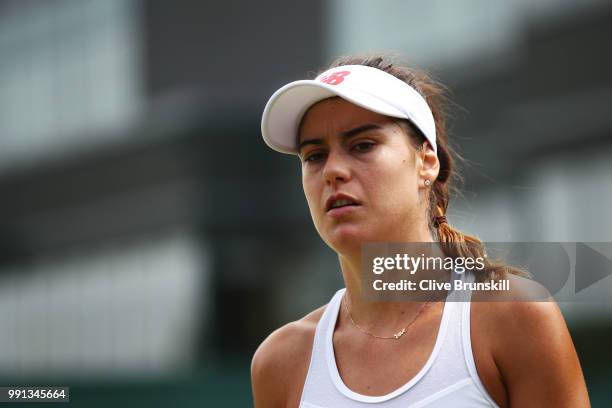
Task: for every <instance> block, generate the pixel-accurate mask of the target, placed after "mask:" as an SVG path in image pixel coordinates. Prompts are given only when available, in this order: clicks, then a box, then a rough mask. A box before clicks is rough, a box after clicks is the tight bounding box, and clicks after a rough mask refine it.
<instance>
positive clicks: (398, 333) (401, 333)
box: [393, 327, 406, 339]
mask: <svg viewBox="0 0 612 408" xmlns="http://www.w3.org/2000/svg"><path fill="white" fill-rule="evenodd" d="M404 333H406V328H405V327H404V328H403V329H402V330H400V331H398V332H397V333H395V334H394V335H393V337H395V339H399V338H400V337H402V336H403V335H404Z"/></svg>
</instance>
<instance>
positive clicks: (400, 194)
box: [368, 161, 418, 213]
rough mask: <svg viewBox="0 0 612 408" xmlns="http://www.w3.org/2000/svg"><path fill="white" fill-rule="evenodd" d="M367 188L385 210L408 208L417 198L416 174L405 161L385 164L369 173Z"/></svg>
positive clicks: (394, 210)
mask: <svg viewBox="0 0 612 408" xmlns="http://www.w3.org/2000/svg"><path fill="white" fill-rule="evenodd" d="M371 176H372V177H371V178H370V180H371V182H370V183H369V184H370V185H369V186H368V187H369V188H368V190H369V191H370V193H371V194H372V198H374V200H375V202H378V203H379V207H380V208H382V209H384V210H385V211H392V212H394V213H396V212H398V211H399V212H402V211H403V210H409V209H410V208H411V207H412V206H413V205H414V203H415V202H416V200H417V195H418V188H417V181H416V174H415V172H414V169H413V168H412V167H409V166H408V165H407V163H405V162H401V161H400V163H398V165H396V166H385V167H382V168H379V169H377V170H375V171H374V172H373V173H372V174H371Z"/></svg>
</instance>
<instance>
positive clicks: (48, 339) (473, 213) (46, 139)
mask: <svg viewBox="0 0 612 408" xmlns="http://www.w3.org/2000/svg"><path fill="white" fill-rule="evenodd" d="M609 38H612V8H610V7H608V5H607V3H606V2H603V1H595V0H589V1H578V0H547V1H538V2H529V1H514V2H502V3H500V2H489V1H486V0H481V1H473V0H458V1H441V0H436V1H428V2H417V1H405V0H404V1H401V0H398V1H383V2H371V1H365V0H342V1H340V0H337V1H322V0H319V1H309V2H295V3H292V4H288V3H287V2H282V1H278V0H273V1H264V2H246V1H237V0H231V1H226V2H214V3H211V2H199V1H195V0H183V1H181V2H179V3H176V2H165V1H161V0H141V1H137V0H105V1H93V0H83V1H71V0H56V1H43V0H38V1H28V2H20V1H7V0H4V1H0V345H2V347H0V376H1V377H2V378H10V379H14V378H17V379H24V378H32V377H35V378H39V377H43V378H46V377H45V376H53V375H58V374H61V375H63V376H66V377H67V378H71V376H72V377H73V378H76V377H78V378H83V377H84V376H86V377H87V376H91V378H93V379H97V380H99V379H105V378H106V379H107V378H114V377H116V376H117V375H119V376H128V377H130V376H131V377H130V378H143V377H154V378H167V377H168V376H176V375H178V374H177V373H184V372H199V371H198V370H204V371H206V369H207V368H210V367H219V366H223V364H224V362H226V361H230V360H232V359H235V360H237V361H238V362H239V364H238V366H239V367H241V368H240V369H241V370H244V372H242V373H240V374H236V376H237V378H238V377H239V378H240V379H242V380H244V378H246V377H248V359H249V357H250V355H251V354H252V352H253V351H254V348H255V347H256V346H257V345H258V344H259V342H260V341H261V340H262V339H263V338H264V337H265V335H267V334H268V333H269V332H270V331H271V330H273V329H274V328H276V327H278V326H279V325H281V324H282V323H284V322H287V321H289V320H293V319H296V318H298V317H300V316H301V315H303V314H304V313H306V312H307V311H309V310H312V309H314V308H315V307H317V306H319V305H321V304H323V303H325V302H327V301H328V300H329V298H330V297H331V295H332V294H333V292H334V291H335V290H336V289H337V288H339V287H340V286H341V285H342V282H341V277H340V273H339V270H338V266H337V262H336V259H335V257H334V254H333V253H332V252H331V251H330V250H328V249H327V248H326V247H325V246H324V245H323V243H321V242H320V240H319V238H318V237H317V235H316V232H315V231H314V228H313V227H312V224H311V221H310V216H309V213H308V209H307V207H306V204H305V200H304V198H303V193H302V191H301V181H300V174H299V166H298V162H297V160H296V159H295V158H294V157H290V156H282V155H278V154H276V153H274V152H272V151H270V150H269V149H267V148H266V147H265V145H264V144H263V142H262V141H261V137H260V134H259V119H260V114H261V111H262V109H263V106H264V104H265V102H266V100H267V98H268V97H269V95H270V94H271V93H272V92H273V91H274V90H276V89H277V88H278V87H279V86H280V85H282V84H284V83H286V82H288V81H290V80H294V79H298V78H302V77H303V76H304V75H305V74H309V75H311V76H314V74H315V72H316V71H317V70H318V69H319V68H323V67H325V65H326V64H327V63H328V62H330V60H331V59H332V57H333V56H335V55H339V54H347V53H350V52H357V51H369V50H373V51H376V50H383V51H384V50H395V51H396V52H398V53H400V54H401V55H403V56H406V57H408V60H409V61H412V62H414V63H415V64H416V65H419V66H421V67H424V68H429V69H430V70H431V71H432V72H433V74H434V75H435V76H437V77H438V78H439V79H440V80H441V81H442V82H444V83H446V84H448V85H449V86H450V88H451V90H452V91H453V99H454V100H455V102H456V103H457V105H458V106H459V109H457V115H456V118H455V120H454V121H453V135H454V136H455V144H456V146H457V147H458V148H459V150H460V152H462V153H463V155H464V156H465V157H466V158H467V159H468V160H469V161H471V162H472V165H471V166H470V167H467V168H465V171H464V174H465V176H466V184H465V190H464V191H465V197H464V198H463V199H462V200H458V201H457V203H456V205H455V206H454V207H453V208H452V210H451V217H452V218H451V220H452V222H454V223H455V224H457V225H459V226H460V227H461V228H463V229H465V230H467V231H470V232H473V233H476V234H477V235H479V236H481V237H482V238H483V239H485V240H491V241H606V242H610V241H612V233H611V232H610V231H612V228H611V227H612V215H610V213H609V212H608V211H607V209H608V208H610V206H611V204H612V178H611V177H610V175H612V160H611V159H612V115H610V102H611V101H612V56H611V55H610V53H609V52H608V49H609V47H608V39H609ZM295 288H299V290H295ZM290 289H291V290H290ZM578 318H579V319H580V318H581V317H578ZM603 318H605V317H602V319H603ZM582 319H583V320H582V321H585V322H586V321H587V320H585V319H584V316H583V317H582ZM609 323H610V320H607V323H606V325H607V326H605V327H606V329H605V330H604V329H601V327H602V325H601V324H600V320H597V321H595V323H592V322H591V323H588V324H586V326H584V325H583V326H584V327H586V329H580V330H590V331H589V332H588V333H590V335H591V336H595V337H594V338H598V339H601V341H602V342H603V341H605V339H608V340H609V338H610V337H609V336H612V333H611V332H610V330H609V329H608V328H607V327H609V326H610V325H609ZM572 324H573V323H572ZM576 327H580V320H578V323H576ZM576 330H577V331H576V332H577V333H578V334H577V335H578V336H580V333H582V332H580V331H579V330H578V329H576ZM606 330H607V331H606ZM597 336H599V337H597ZM606 336H608V337H606ZM580 341H581V340H580V337H578V340H577V342H578V343H579V342H580ZM578 343H577V344H578ZM580 344H582V343H580ZM602 348H603V346H602ZM585 358H587V359H588V356H587V357H585ZM610 358H612V356H610V355H608V360H607V361H608V362H609V361H610ZM232 361H233V360H232ZM590 361H591V360H589V362H590ZM603 361H605V360H603ZM591 363H592V364H596V363H593V362H591ZM598 369H601V370H605V369H604V368H601V367H599V368H598ZM607 370H608V371H606V372H607V373H609V368H608V369H607ZM598 378H603V377H601V376H599V377H597V376H596V375H593V377H592V381H599V380H598ZM240 384H242V385H241V386H242V387H243V388H240V391H239V392H240V393H243V394H244V393H248V392H249V391H248V389H245V388H244V383H240ZM246 385H247V386H248V384H246ZM245 398H248V395H246V396H245Z"/></svg>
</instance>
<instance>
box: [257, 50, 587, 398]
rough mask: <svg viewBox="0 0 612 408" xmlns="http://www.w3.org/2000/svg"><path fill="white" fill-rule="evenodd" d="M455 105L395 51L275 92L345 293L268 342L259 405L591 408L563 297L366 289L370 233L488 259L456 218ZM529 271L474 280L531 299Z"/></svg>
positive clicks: (493, 271) (272, 127) (269, 119)
mask: <svg viewBox="0 0 612 408" xmlns="http://www.w3.org/2000/svg"><path fill="white" fill-rule="evenodd" d="M443 102H444V96H443V92H442V89H441V87H440V86H438V85H437V84H435V83H434V82H433V81H432V80H431V79H429V78H428V77H427V76H426V75H424V74H421V73H418V72H416V71H414V70H411V69H409V68H406V67H399V66H395V65H393V64H391V63H389V62H387V61H386V60H385V58H384V57H370V58H359V57H348V58H343V59H340V60H338V61H336V62H335V63H333V64H332V66H331V68H330V69H328V70H327V71H325V72H323V73H322V74H320V75H319V76H318V77H317V78H316V79H315V80H312V81H309V80H304V81H297V82H294V83H291V84H288V85H286V86H285V87H283V88H281V89H279V90H278V91H277V92H276V93H275V94H274V95H273V96H272V97H271V99H270V101H269V102H268V104H267V106H266V109H265V110H264V115H263V119H262V133H263V136H264V140H265V141H266V143H267V144H268V145H269V146H270V147H272V148H273V149H275V150H278V151H280V152H283V153H290V154H296V155H299V157H300V160H301V163H302V182H303V187H304V192H305V195H306V199H307V202H308V206H309V208H310V213H311V216H312V219H313V222H314V225H315V227H316V229H317V231H318V233H319V235H320V236H321V238H322V239H323V240H324V241H325V243H326V244H327V245H328V246H330V247H331V248H332V249H333V250H334V251H335V252H336V253H337V254H338V258H339V261H340V268H341V270H342V276H343V278H344V283H345V286H346V289H341V290H339V291H338V292H337V293H336V294H335V295H334V297H333V298H332V300H331V301H330V302H329V304H328V305H326V306H322V307H320V308H319V309H317V310H315V311H313V312H311V313H310V314H308V315H307V316H305V317H303V318H302V319H300V320H298V321H296V322H292V323H289V324H287V325H285V326H283V327H281V328H280V329H278V330H276V331H275V332H274V333H272V334H271V335H270V336H269V337H268V338H267V339H266V340H265V341H264V342H263V343H262V344H261V346H260V347H259V348H258V350H257V351H256V353H255V356H254V357H253V362H252V367H251V370H252V382H253V395H254V400H255V406H256V407H298V406H300V407H333V408H342V407H366V406H367V407H371V406H381V407H400V406H401V407H406V406H415V407H417V406H418V407H481V406H482V407H495V406H500V407H587V406H589V401H588V395H587V391H586V386H585V383H584V379H583V375H582V371H581V368H580V363H579V361H578V358H577V355H576V352H575V349H574V346H573V344H572V341H571V338H570V336H569V333H568V330H567V327H566V325H565V322H564V320H563V317H562V315H561V313H560V311H559V309H558V307H557V305H556V304H555V303H554V302H553V301H549V302H509V301H500V302H473V303H470V302H463V303H459V302H450V301H448V300H449V299H450V298H447V301H445V302H425V301H420V302H417V301H403V302H391V301H378V302H366V301H365V300H364V299H363V297H362V296H360V291H361V289H362V286H363V282H362V274H361V270H360V267H361V257H362V244H363V243H366V242H441V243H451V244H452V245H450V246H448V247H444V248H445V251H446V252H452V253H450V254H449V255H451V256H466V255H467V256H475V257H476V256H483V255H484V249H483V247H482V245H480V241H478V240H477V239H475V238H473V237H470V236H468V235H464V234H462V233H461V232H459V231H457V230H456V229H454V228H452V227H451V226H450V225H449V223H448V220H447V219H446V217H445V214H446V209H447V208H448V205H449V185H450V180H451V179H452V178H453V176H454V173H453V152H452V151H451V149H450V148H449V145H448V141H447V136H446V129H445V113H444V111H443ZM468 244H469V245H468ZM449 248H450V249H449ZM485 259H486V258H485ZM508 271H510V272H508ZM519 275H520V274H518V272H517V271H515V270H512V269H511V268H506V267H504V266H503V265H495V264H493V263H491V262H489V261H486V268H485V269H484V270H483V271H481V272H478V273H470V274H464V275H463V277H462V279H465V280H470V279H471V280H474V279H476V280H479V281H486V280H492V279H499V278H502V277H503V278H504V279H508V280H509V281H510V283H511V285H510V287H511V288H512V289H511V291H514V293H510V296H511V297H516V296H519V297H520V296H521V295H524V293H519V292H523V291H528V290H530V286H533V285H535V284H532V283H530V282H531V281H529V280H527V279H526V278H524V277H521V276H519ZM449 295H450V292H449Z"/></svg>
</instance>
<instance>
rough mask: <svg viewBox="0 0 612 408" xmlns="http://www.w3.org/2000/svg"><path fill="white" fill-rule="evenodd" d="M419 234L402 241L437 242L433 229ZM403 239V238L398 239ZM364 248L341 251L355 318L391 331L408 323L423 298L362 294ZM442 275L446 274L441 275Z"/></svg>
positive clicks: (373, 327)
mask: <svg viewBox="0 0 612 408" xmlns="http://www.w3.org/2000/svg"><path fill="white" fill-rule="evenodd" d="M419 235H420V236H419V237H418V238H416V237H415V238H414V239H412V240H404V241H401V242H434V241H433V239H432V236H431V234H430V233H429V231H428V232H427V233H426V234H419ZM397 242H400V241H397ZM361 255H362V252H361V248H359V250H356V251H355V252H354V253H351V254H339V256H338V258H339V262H340V267H341V269H342V276H343V278H344V284H345V286H346V296H347V297H348V304H349V307H350V314H351V316H352V318H353V319H354V320H355V321H356V322H357V323H358V324H359V325H360V326H363V327H366V328H368V330H371V331H372V332H378V333H381V334H385V333H386V334H390V333H393V332H395V331H397V330H398V329H400V328H401V327H403V325H405V323H406V322H407V321H408V320H410V319H411V318H412V317H413V316H415V315H416V314H417V313H418V311H419V310H420V309H421V307H422V306H423V303H424V302H419V301H366V300H365V299H364V298H363V297H362V296H361V293H362V285H363V279H362V273H363V272H362V269H361V268H362V257H361ZM438 278H442V277H438Z"/></svg>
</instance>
